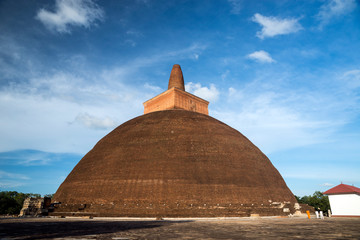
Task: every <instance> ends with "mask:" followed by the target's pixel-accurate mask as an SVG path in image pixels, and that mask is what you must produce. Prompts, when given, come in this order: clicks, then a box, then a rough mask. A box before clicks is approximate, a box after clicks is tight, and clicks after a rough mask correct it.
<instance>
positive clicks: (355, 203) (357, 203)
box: [329, 194, 360, 216]
mask: <svg viewBox="0 0 360 240" xmlns="http://www.w3.org/2000/svg"><path fill="white" fill-rule="evenodd" d="M329 201H330V207H331V212H332V215H345V216H360V196H359V195H357V194H338V195H329Z"/></svg>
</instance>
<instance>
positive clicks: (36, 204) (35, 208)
mask: <svg viewBox="0 0 360 240" xmlns="http://www.w3.org/2000/svg"><path fill="white" fill-rule="evenodd" d="M50 204H51V198H47V197H44V198H26V199H25V201H24V204H23V207H22V209H21V211H20V214H19V216H21V217H22V216H44V215H47V213H48V209H49V207H50Z"/></svg>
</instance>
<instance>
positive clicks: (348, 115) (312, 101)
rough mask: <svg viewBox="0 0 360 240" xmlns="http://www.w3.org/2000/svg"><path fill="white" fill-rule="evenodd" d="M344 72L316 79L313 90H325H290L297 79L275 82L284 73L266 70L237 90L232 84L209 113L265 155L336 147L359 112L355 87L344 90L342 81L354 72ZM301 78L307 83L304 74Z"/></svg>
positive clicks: (352, 76)
mask: <svg viewBox="0 0 360 240" xmlns="http://www.w3.org/2000/svg"><path fill="white" fill-rule="evenodd" d="M273 71H278V70H273ZM344 73H345V74H344ZM344 73H338V72H329V75H325V76H323V77H322V78H318V77H317V78H316V85H315V86H319V85H318V84H320V85H321V86H325V84H326V86H327V87H326V89H325V88H324V89H322V88H317V87H311V86H309V87H308V88H304V87H302V88H295V89H293V88H290V87H285V86H286V85H287V83H288V82H291V83H293V82H296V81H297V79H296V78H297V76H295V75H289V76H286V77H285V78H286V79H281V76H283V75H284V73H280V74H278V75H277V74H276V73H274V72H269V70H267V71H266V73H264V72H262V73H261V74H259V75H261V76H260V77H258V78H256V79H254V80H253V81H252V82H249V83H247V84H246V85H242V87H241V88H239V87H235V86H236V85H235V86H231V87H230V88H229V89H227V91H226V92H224V94H227V96H226V97H227V101H226V102H219V103H218V104H216V106H215V108H214V105H213V107H212V110H211V113H212V115H213V116H214V117H215V118H217V119H219V120H221V121H223V122H225V123H227V124H228V125H229V126H231V127H233V128H235V129H237V130H239V131H240V132H242V133H243V134H244V135H245V136H247V137H248V138H249V139H250V140H251V141H252V142H253V143H254V144H255V145H257V146H258V147H259V148H260V149H261V150H262V151H264V152H265V153H266V154H270V153H274V152H279V151H284V150H289V149H294V148H299V147H304V146H311V145H312V144H322V143H327V144H328V143H334V144H335V143H339V144H341V143H340V142H341V141H339V136H338V133H339V131H340V129H342V128H344V126H347V124H354V121H356V119H357V118H358V115H359V110H360V108H359V106H360V105H359V97H358V94H357V92H358V91H357V89H358V88H350V87H348V86H346V84H344V79H343V76H346V77H349V76H351V79H355V76H358V75H357V74H358V72H357V70H352V71H345V72H344ZM301 77H302V78H304V79H307V81H312V80H313V78H311V77H310V76H305V75H301ZM234 84H236V81H234ZM330 84H332V85H330ZM354 85H355V84H353V85H352V86H354ZM344 138H345V137H344ZM347 147H348V146H347Z"/></svg>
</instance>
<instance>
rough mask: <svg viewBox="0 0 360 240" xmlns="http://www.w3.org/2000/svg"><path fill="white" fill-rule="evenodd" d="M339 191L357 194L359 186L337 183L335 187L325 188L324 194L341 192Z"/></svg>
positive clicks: (359, 192)
mask: <svg viewBox="0 0 360 240" xmlns="http://www.w3.org/2000/svg"><path fill="white" fill-rule="evenodd" d="M341 193H358V194H360V188H357V187H354V186H350V185H347V184H339V185H337V186H336V187H333V188H331V189H329V190H327V191H326V192H324V194H327V195H331V194H341Z"/></svg>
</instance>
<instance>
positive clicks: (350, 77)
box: [342, 69, 360, 89]
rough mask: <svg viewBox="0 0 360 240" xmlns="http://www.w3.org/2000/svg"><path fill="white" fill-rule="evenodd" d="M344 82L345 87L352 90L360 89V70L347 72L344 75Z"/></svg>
mask: <svg viewBox="0 0 360 240" xmlns="http://www.w3.org/2000/svg"><path fill="white" fill-rule="evenodd" d="M342 80H343V81H344V83H345V85H346V86H347V87H349V88H350V89H356V88H359V87H360V70H359V69H354V70H350V71H347V72H345V73H344V74H343V76H342Z"/></svg>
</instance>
